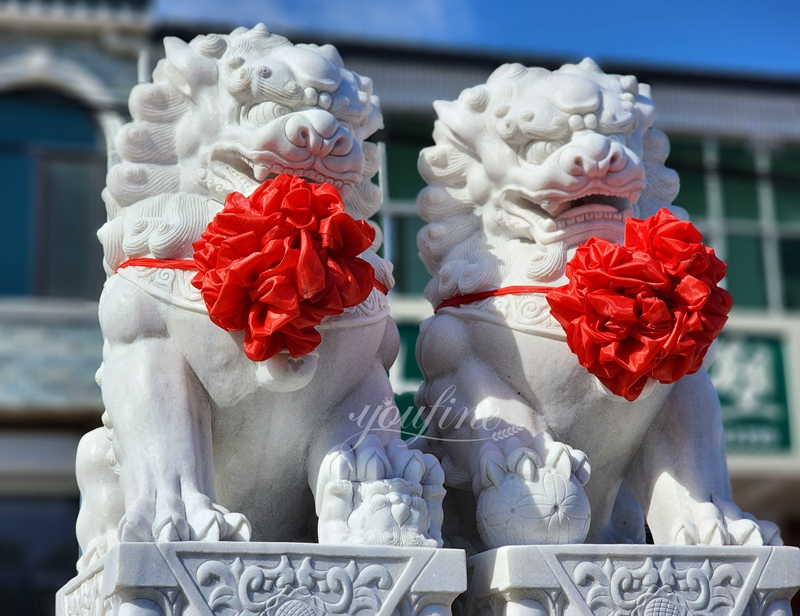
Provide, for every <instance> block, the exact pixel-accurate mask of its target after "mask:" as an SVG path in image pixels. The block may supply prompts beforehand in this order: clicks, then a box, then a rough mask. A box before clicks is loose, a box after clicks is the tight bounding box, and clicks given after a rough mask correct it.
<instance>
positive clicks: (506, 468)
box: [474, 433, 590, 548]
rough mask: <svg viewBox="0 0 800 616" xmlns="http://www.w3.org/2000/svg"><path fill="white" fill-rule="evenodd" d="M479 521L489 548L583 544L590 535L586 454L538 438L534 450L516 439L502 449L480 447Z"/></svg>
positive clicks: (588, 470)
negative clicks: (546, 544)
mask: <svg viewBox="0 0 800 616" xmlns="http://www.w3.org/2000/svg"><path fill="white" fill-rule="evenodd" d="M480 456H481V457H480V476H478V477H476V478H475V485H474V488H475V492H476V494H477V495H478V508H477V521H478V531H479V532H480V535H481V539H483V541H484V543H485V544H486V546H487V547H489V548H496V547H500V546H503V545H529V544H544V543H581V542H582V541H583V540H584V539H585V538H586V534H587V533H588V531H589V520H590V510H589V499H588V498H587V497H586V493H585V492H584V490H583V487H582V485H583V484H584V483H586V481H588V479H589V473H590V468H589V463H588V460H587V459H586V456H585V455H584V454H583V452H581V451H578V450H575V449H572V448H571V447H569V446H568V445H565V444H564V443H558V442H556V441H553V439H552V438H551V437H550V436H549V435H547V434H545V433H542V434H539V435H537V436H536V438H535V439H534V440H533V443H532V444H531V446H530V447H525V446H523V445H522V443H521V442H520V441H519V440H517V439H516V438H512V439H509V440H508V441H507V442H506V444H505V446H504V448H503V450H500V448H498V447H497V446H495V445H492V444H489V443H487V444H486V445H484V446H483V447H482V448H481V453H480Z"/></svg>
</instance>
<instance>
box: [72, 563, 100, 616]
mask: <svg viewBox="0 0 800 616" xmlns="http://www.w3.org/2000/svg"><path fill="white" fill-rule="evenodd" d="M102 587H103V570H100V571H99V572H98V573H97V574H95V575H93V576H92V577H90V578H89V579H87V580H85V581H84V582H83V583H82V584H81V585H80V586H78V587H77V588H75V590H73V591H72V592H71V593H69V594H67V595H65V596H64V608H65V609H64V613H65V614H66V616H102V615H103V614H105V613H106V611H108V610H109V609H110V605H106V602H105V601H104V600H103V595H102V592H101V589H102Z"/></svg>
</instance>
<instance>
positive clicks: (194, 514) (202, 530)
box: [119, 490, 250, 542]
mask: <svg viewBox="0 0 800 616" xmlns="http://www.w3.org/2000/svg"><path fill="white" fill-rule="evenodd" d="M155 493H156V496H155V498H141V499H139V500H137V501H135V502H133V503H132V504H131V505H130V506H126V507H125V515H124V516H123V517H122V520H120V523H119V538H120V541H131V542H140V541H156V542H164V541H249V540H250V523H249V522H248V521H247V518H245V517H244V516H243V515H242V514H240V513H231V512H230V511H228V510H227V509H225V508H224V507H222V506H220V505H217V504H216V503H214V502H212V500H211V499H210V498H208V497H207V496H206V495H204V494H201V493H199V492H196V491H184V492H183V498H181V497H179V496H178V495H177V494H175V493H173V492H169V491H165V490H160V491H155Z"/></svg>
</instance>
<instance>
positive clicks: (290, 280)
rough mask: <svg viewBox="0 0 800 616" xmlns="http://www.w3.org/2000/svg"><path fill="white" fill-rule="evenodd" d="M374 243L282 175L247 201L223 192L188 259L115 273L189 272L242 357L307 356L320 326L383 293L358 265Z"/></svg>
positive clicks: (333, 205)
mask: <svg viewBox="0 0 800 616" xmlns="http://www.w3.org/2000/svg"><path fill="white" fill-rule="evenodd" d="M374 240H375V230H374V229H373V228H372V227H371V226H370V225H369V223H368V222H367V221H364V220H355V219H353V218H352V217H351V216H350V215H349V214H347V213H346V212H345V211H344V203H343V202H342V198H341V196H340V195H339V191H338V190H336V188H335V187H334V186H333V185H332V184H329V183H322V184H310V183H309V182H307V181H305V180H304V179H302V178H300V177H296V176H293V175H290V174H287V173H283V174H280V175H279V176H278V177H276V178H274V179H272V180H267V181H266V182H264V183H263V184H262V185H261V186H259V187H258V188H256V190H255V191H254V192H253V194H251V195H250V196H249V197H245V196H244V195H242V194H240V193H237V192H232V193H230V194H229V195H228V196H227V198H226V199H225V206H224V208H223V210H222V211H221V212H219V213H218V214H217V215H216V216H215V217H214V219H213V220H212V221H211V222H210V223H209V224H208V226H207V227H206V230H205V231H204V232H203V234H202V236H201V237H200V239H198V240H197V241H196V242H194V243H193V244H192V246H193V247H194V250H195V252H194V256H193V259H191V260H189V259H164V260H162V259H130V260H128V261H126V262H125V263H123V264H122V265H121V266H120V267H124V266H132V265H134V266H135V265H138V266H145V267H159V268H169V269H184V270H195V271H197V274H195V276H194V277H193V278H192V285H194V286H195V287H197V288H198V289H200V294H201V296H202V297H203V300H204V301H205V304H206V308H207V309H208V316H209V318H210V319H211V321H212V322H213V323H214V324H216V325H218V326H219V327H221V328H222V329H224V330H226V331H243V332H244V352H245V355H247V357H248V358H250V359H252V360H253V361H264V360H266V359H269V358H270V357H272V356H274V355H275V354H276V353H278V352H280V351H282V350H283V349H286V350H288V351H289V353H290V355H291V356H292V357H300V356H302V355H306V354H308V353H310V352H311V351H313V350H314V349H315V348H317V346H319V344H320V342H321V341H322V338H321V336H320V333H319V332H318V331H317V330H316V326H317V325H319V324H320V323H321V322H322V320H323V319H324V318H325V317H327V316H333V315H337V314H342V312H344V310H345V309H347V308H350V307H352V306H356V305H358V304H360V303H362V302H363V301H364V300H366V299H367V297H368V296H369V294H370V293H371V292H372V289H373V287H377V288H378V289H380V290H381V291H382V292H384V293H386V292H387V291H388V290H387V289H386V287H385V285H383V284H381V283H380V282H377V281H376V280H375V272H374V270H373V268H372V266H371V265H370V264H369V263H368V262H366V261H364V260H363V259H361V258H359V255H360V254H361V253H362V252H364V251H365V250H367V249H369V247H370V246H371V245H372V243H373V241H374ZM118 269H119V268H118Z"/></svg>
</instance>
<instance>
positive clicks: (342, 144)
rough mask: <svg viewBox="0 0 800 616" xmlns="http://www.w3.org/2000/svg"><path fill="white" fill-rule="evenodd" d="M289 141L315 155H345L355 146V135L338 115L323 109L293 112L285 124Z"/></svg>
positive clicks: (285, 131)
mask: <svg viewBox="0 0 800 616" xmlns="http://www.w3.org/2000/svg"><path fill="white" fill-rule="evenodd" d="M284 133H285V134H286V138H287V139H288V140H289V142H290V143H291V144H292V145H294V146H297V147H299V148H304V149H307V150H308V151H309V153H310V154H312V155H313V156H329V155H331V156H344V155H346V154H347V153H349V152H350V150H351V149H352V147H353V136H352V134H351V133H350V131H349V130H348V129H347V128H346V127H345V126H343V125H342V124H341V123H340V122H339V120H337V119H336V117H335V116H334V115H333V114H331V113H328V112H327V111H325V110H323V109H310V110H306V111H300V112H297V113H294V114H292V115H291V116H290V117H289V118H288V119H287V120H286V124H285V125H284Z"/></svg>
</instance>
